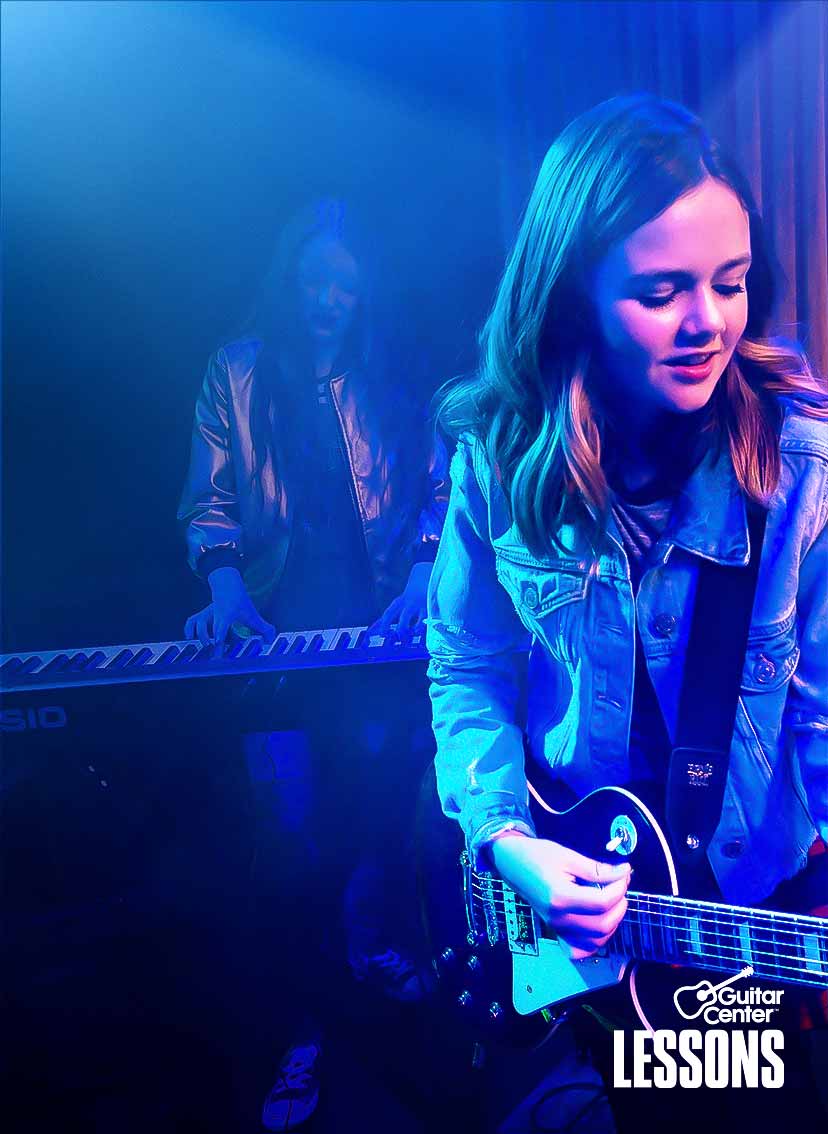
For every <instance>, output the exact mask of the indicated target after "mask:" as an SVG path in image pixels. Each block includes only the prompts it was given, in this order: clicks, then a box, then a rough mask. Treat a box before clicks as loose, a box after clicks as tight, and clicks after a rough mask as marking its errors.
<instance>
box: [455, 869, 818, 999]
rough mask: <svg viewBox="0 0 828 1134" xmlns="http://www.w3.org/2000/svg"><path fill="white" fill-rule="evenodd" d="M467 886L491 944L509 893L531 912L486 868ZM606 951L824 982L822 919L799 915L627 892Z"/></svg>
mask: <svg viewBox="0 0 828 1134" xmlns="http://www.w3.org/2000/svg"><path fill="white" fill-rule="evenodd" d="M471 888H472V899H473V902H474V903H475V907H476V910H477V912H478V915H479V916H478V918H477V921H478V924H480V925H481V926H483V927H485V929H486V932H487V935H488V937H489V940H490V942H491V943H492V944H494V941H495V940H501V941H505V940H507V939H508V935H507V928H506V906H507V896H508V898H509V900H510V901H511V902H512V904H513V905H516V908H517V910H518V911H519V912H520V913H521V914H523V915H525V916H531V908H530V906H529V904H528V903H527V902H526V901H525V900H524V899H523V898H521V897H519V896H518V895H516V894H514V891H513V890H511V888H510V887H509V886H507V885H506V883H504V882H503V881H501V880H500V879H498V878H495V877H494V876H493V875H491V874H488V873H478V872H476V871H472V872H471ZM609 950H610V952H612V953H614V954H619V955H625V956H632V957H636V958H638V959H639V960H643V961H660V962H663V963H665V964H683V965H691V966H693V967H696V968H702V969H713V970H716V971H720V972H735V971H737V970H738V969H741V968H743V967H744V966H745V965H750V966H752V968H753V972H754V975H755V976H757V977H764V978H765V979H767V980H773V981H781V982H783V983H790V984H799V985H812V986H814V987H817V988H826V987H828V920H826V919H825V918H819V917H810V916H808V915H805V914H790V913H776V912H771V911H767V910H758V909H751V908H748V907H746V906H730V905H725V904H720V903H718V902H697V901H693V900H692V899H689V898H678V897H665V896H661V895H655V894H643V893H639V892H637V891H629V892H628V893H627V913H626V915H625V917H624V920H623V921H622V922H621V925H620V926H619V927H618V929H617V931H616V933H615V934H614V936H613V938H612V939H611V941H610V943H609Z"/></svg>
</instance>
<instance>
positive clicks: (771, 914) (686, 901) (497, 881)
mask: <svg viewBox="0 0 828 1134" xmlns="http://www.w3.org/2000/svg"><path fill="white" fill-rule="evenodd" d="M472 878H473V881H474V882H476V883H478V884H482V885H485V886H491V887H496V888H498V889H500V890H503V891H504V892H505V891H506V890H507V889H508V886H507V884H506V883H505V882H504V881H503V879H501V878H481V875H478V874H473V875H472ZM589 885H591V883H589ZM627 898H628V899H629V900H636V901H647V902H659V903H661V904H665V903H667V904H673V903H675V904H676V905H678V906H687V907H688V908H690V907H699V908H700V909H710V910H712V911H713V912H714V913H715V911H716V910H731V911H744V913H745V914H747V915H748V916H750V917H758V918H761V917H765V918H786V919H794V920H796V921H802V922H805V923H809V924H813V925H815V926H816V927H817V928H819V927H825V926H826V925H828V919H826V918H821V917H816V916H814V915H812V914H799V913H789V912H786V911H783V910H762V909H758V908H753V907H749V906H734V905H730V904H729V903H727V902H707V901H704V900H702V899H696V898H684V897H680V896H678V895H675V894H646V893H644V892H643V891H638V890H632V891H630V892H629V893H628V894H627Z"/></svg>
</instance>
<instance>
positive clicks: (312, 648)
mask: <svg viewBox="0 0 828 1134" xmlns="http://www.w3.org/2000/svg"><path fill="white" fill-rule="evenodd" d="M324 641H325V638H324V635H322V634H314V636H313V637H312V638H311V640H310V642H309V644H308V653H309V654H318V653H319V651H320V650H321V649H322V645H323V643H324Z"/></svg>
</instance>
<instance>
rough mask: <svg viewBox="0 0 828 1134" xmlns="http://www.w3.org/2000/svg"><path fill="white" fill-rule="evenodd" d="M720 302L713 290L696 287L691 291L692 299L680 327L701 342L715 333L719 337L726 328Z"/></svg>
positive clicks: (704, 341) (707, 340) (705, 341)
mask: <svg viewBox="0 0 828 1134" xmlns="http://www.w3.org/2000/svg"><path fill="white" fill-rule="evenodd" d="M722 302H723V300H722V299H721V297H720V296H719V295H718V294H717V293H716V292H715V291H713V290H711V289H709V288H697V289H696V291H695V292H694V293H693V301H692V303H691V304H690V307H689V309H688V311H687V314H686V317H685V319H684V322H683V324H682V329H683V330H684V331H686V332H687V334H688V336H690V337H692V338H693V339H694V340H695V339H700V340H701V343H707V342H709V340H710V339H712V338H714V337H715V336H717V335H718V336H720V337H721V335H723V334H724V332H725V330H726V328H727V320H726V319H725V316H724V311H723V309H722V306H721V304H722Z"/></svg>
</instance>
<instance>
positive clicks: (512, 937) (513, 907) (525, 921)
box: [503, 886, 539, 957]
mask: <svg viewBox="0 0 828 1134" xmlns="http://www.w3.org/2000/svg"><path fill="white" fill-rule="evenodd" d="M503 898H504V913H505V917H506V937H507V939H508V941H509V950H510V952H512V953H521V954H524V955H526V956H532V957H537V955H538V952H539V950H538V926H537V921H536V919H535V911H534V910H533V909H532V907H531V906H530V905H529V903H528V902H526V901H524V900H523V898H519V897H518V896H517V894H516V893H515V892H514V890H510V889H508V887H505V886H504V888H503Z"/></svg>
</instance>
